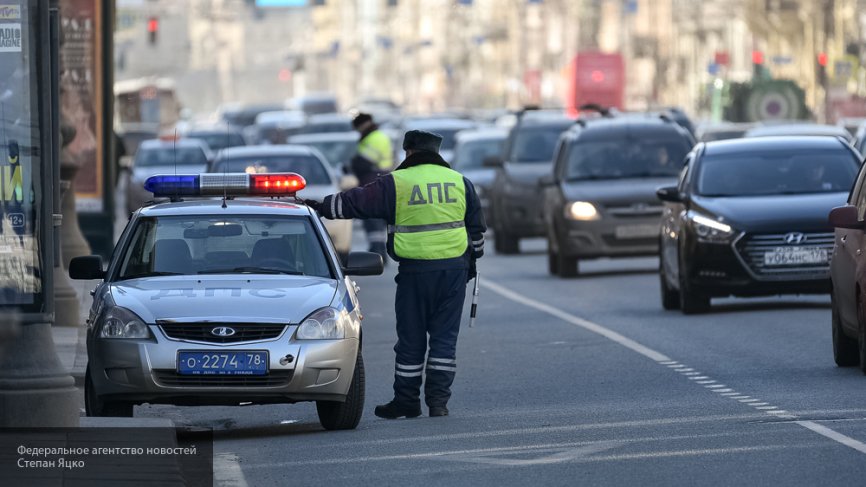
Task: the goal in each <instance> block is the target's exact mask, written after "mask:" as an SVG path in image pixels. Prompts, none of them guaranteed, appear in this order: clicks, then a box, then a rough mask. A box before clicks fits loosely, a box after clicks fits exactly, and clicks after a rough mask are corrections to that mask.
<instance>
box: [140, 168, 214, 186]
mask: <svg viewBox="0 0 866 487" xmlns="http://www.w3.org/2000/svg"><path fill="white" fill-rule="evenodd" d="M205 171H207V165H206V164H202V165H199V164H190V165H186V164H184V165H180V166H177V167H174V166H147V167H135V168H133V169H132V180H133V181H136V182H141V183H143V182H144V180H145V179H147V178H149V177H151V176H156V175H157V174H199V173H203V172H205Z"/></svg>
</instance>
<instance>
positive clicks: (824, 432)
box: [482, 281, 866, 453]
mask: <svg viewBox="0 0 866 487" xmlns="http://www.w3.org/2000/svg"><path fill="white" fill-rule="evenodd" d="M482 285H483V286H484V287H486V288H488V289H490V290H491V291H493V292H495V293H496V294H499V295H500V296H502V297H504V298H506V299H510V300H511V301H513V302H515V303H519V304H523V305H524V306H527V307H530V308H534V309H536V310H538V311H541V312H542V313H547V314H548V315H551V316H554V317H556V318H559V319H561V320H562V321H565V322H566V323H571V324H573V325H576V326H579V327H580V328H583V329H584V330H587V331H590V332H592V333H595V334H597V335H601V336H603V337H605V338H607V339H609V340H611V341H613V342H615V343H618V344H620V345H622V346H624V347H626V348H628V349H629V350H632V351H634V352H637V353H639V354H641V355H643V356H644V357H647V358H649V359H650V360H653V361H655V362H656V363H658V364H661V365H667V366H668V367H672V366H673V367H674V368H679V367H680V366H679V362H678V361H676V360H673V359H672V358H671V357H668V356H667V355H665V354H663V353H661V352H658V351H656V350H653V349H652V348H650V347H647V346H646V345H643V344H641V343H639V342H637V341H635V340H632V339H631V338H628V337H626V336H625V335H622V334H620V333H617V332H615V331H613V330H611V329H609V328H606V327H604V326H602V325H599V324H598V323H594V322H592V321H589V320H586V319H584V318H580V317H579V316H575V315H573V314H571V313H569V312H566V311H563V310H561V309H559V308H557V307H555V306H552V305H549V304H547V303H544V302H542V301H538V300H535V299H532V298H528V297H526V296H522V295H520V294H518V293H516V292H514V291H512V290H510V289H508V288H506V287H505V286H500V285H499V284H495V283H492V282H490V281H484V282H483V283H482ZM688 378H689V379H690V380H697V379H709V377H706V376H705V377H701V376H693V377H688ZM713 382H716V381H714V380H708V381H697V383H698V384H709V383H713ZM739 402H742V403H745V404H748V405H749V406H752V407H758V406H767V405H768V404H769V403H766V402H764V403H762V402H759V400H757V399H741V400H740V401H739ZM759 409H760V408H759ZM788 416H789V417H790V418H791V419H794V418H796V416H795V415H788ZM780 417H781V416H780ZM794 423H795V424H798V425H800V426H802V427H804V428H806V429H808V430H810V431H813V432H815V433H817V434H819V435H821V436H824V437H825V438H829V439H831V440H833V441H835V442H837V443H840V444H842V445H845V446H847V447H849V448H853V449H854V450H857V451H859V452H861V453H866V443H862V442H860V441H857V440H855V439H854V438H851V437H849V436H846V435H843V434H842V433H839V432H838V431H835V430H833V429H830V428H827V427H826V426H823V425H820V424H818V423H815V422H813V421H794Z"/></svg>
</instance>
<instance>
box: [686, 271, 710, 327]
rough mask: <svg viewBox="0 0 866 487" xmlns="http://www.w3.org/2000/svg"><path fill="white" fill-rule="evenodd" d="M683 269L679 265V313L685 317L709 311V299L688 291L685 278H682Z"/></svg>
mask: <svg viewBox="0 0 866 487" xmlns="http://www.w3.org/2000/svg"><path fill="white" fill-rule="evenodd" d="M684 273H685V267H684V266H683V265H682V264H680V292H679V295H680V311H682V312H683V314H686V315H693V314H698V313H705V312H707V311H709V309H710V297H709V296H706V295H704V294H701V293H699V292H696V291H694V290H692V289H689V285H688V282H687V281H686V278H685V277H683V274H684Z"/></svg>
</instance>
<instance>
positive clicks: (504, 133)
mask: <svg viewBox="0 0 866 487" xmlns="http://www.w3.org/2000/svg"><path fill="white" fill-rule="evenodd" d="M507 137H508V130H506V129H504V128H501V127H499V128H489V127H487V128H481V129H474V130H472V129H470V130H463V131H461V132H460V133H458V134H457V142H460V143H466V142H475V141H479V140H505V139H506V138H507Z"/></svg>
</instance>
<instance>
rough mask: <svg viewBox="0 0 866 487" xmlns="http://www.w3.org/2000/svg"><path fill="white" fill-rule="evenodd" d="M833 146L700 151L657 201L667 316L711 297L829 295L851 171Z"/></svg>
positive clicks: (748, 143) (818, 140) (758, 145)
mask: <svg viewBox="0 0 866 487" xmlns="http://www.w3.org/2000/svg"><path fill="white" fill-rule="evenodd" d="M859 166H860V161H859V160H858V156H857V154H856V152H855V151H854V150H853V149H852V148H851V146H850V145H848V143H847V142H845V141H844V140H842V139H839V138H836V137H766V138H755V139H736V140H730V141H719V142H709V143H705V144H704V143H701V144H698V145H697V146H696V147H695V149H694V150H693V151H692V152H691V153H690V154H689V155H688V156H687V157H686V164H685V167H684V169H683V171H682V173H681V174H680V177H679V183H678V185H677V186H668V187H662V188H659V190H658V192H657V195H658V197H659V199H661V200H662V201H664V202H665V209H664V211H663V214H662V224H661V236H660V239H661V240H660V245H661V252H660V257H661V258H660V266H659V268H660V274H661V276H660V277H661V299H662V305H663V307H664V308H665V309H676V308H679V309H681V310H682V311H683V312H684V313H696V312H701V311H705V310H707V309H708V308H709V305H710V298H713V297H724V296H761V295H776V294H816V293H827V292H829V291H830V275H829V266H830V256H831V254H832V251H833V227H832V226H831V225H830V223H829V222H828V221H827V214H828V213H829V211H830V210H831V209H832V208H833V207H836V206H840V205H843V204H845V201H846V199H847V196H848V191H849V189H850V188H851V186H852V184H853V182H854V179H855V178H856V176H857V172H858V170H859Z"/></svg>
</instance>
